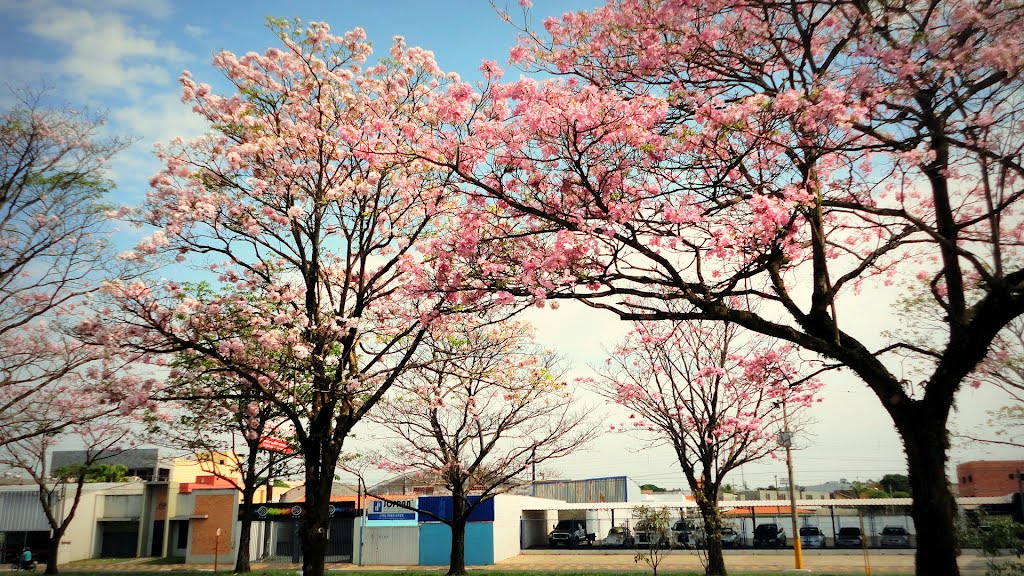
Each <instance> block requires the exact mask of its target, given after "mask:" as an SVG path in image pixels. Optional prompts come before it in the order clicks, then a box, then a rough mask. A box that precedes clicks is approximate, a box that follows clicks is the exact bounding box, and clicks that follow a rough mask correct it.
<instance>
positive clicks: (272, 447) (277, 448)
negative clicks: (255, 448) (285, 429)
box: [259, 436, 294, 454]
mask: <svg viewBox="0 0 1024 576" xmlns="http://www.w3.org/2000/svg"><path fill="white" fill-rule="evenodd" d="M259 446H260V450H266V451H268V452H279V453H281V454H291V453H292V452H294V450H292V447H291V446H289V445H288V443H287V442H285V441H284V440H281V439H280V438H274V437H272V436H264V437H263V438H260V444H259Z"/></svg>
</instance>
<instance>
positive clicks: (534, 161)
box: [420, 0, 1024, 574]
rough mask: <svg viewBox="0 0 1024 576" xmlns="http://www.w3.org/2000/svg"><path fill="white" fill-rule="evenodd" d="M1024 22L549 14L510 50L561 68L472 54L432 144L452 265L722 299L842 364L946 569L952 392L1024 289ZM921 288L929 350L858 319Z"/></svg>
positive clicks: (652, 10) (930, 16) (569, 294)
mask: <svg viewBox="0 0 1024 576" xmlns="http://www.w3.org/2000/svg"><path fill="white" fill-rule="evenodd" d="M1022 26H1024V13H1022V12H1021V10H1019V8H1018V7H1017V6H1015V5H1010V4H1007V3H1002V2H996V3H988V2H975V1H971V0H957V1H954V2H943V3H935V2H918V1H911V0H907V1H901V2H895V3H892V2H889V3H882V4H879V3H870V2H857V1H854V2H846V3H843V2H840V3H837V2H831V1H829V2H825V1H817V0H812V1H810V2H801V3H798V4H780V3H772V2H749V3H745V4H736V3H734V2H723V1H720V0H699V1H697V2H690V3H680V2H670V1H667V0H666V1H653V2H638V1H635V0H610V1H609V2H608V3H607V4H606V5H605V6H603V7H601V8H598V9H596V10H593V11H591V12H578V13H570V14H566V15H565V16H563V17H562V18H561V19H550V20H548V21H547V22H545V24H544V30H543V31H529V33H528V34H525V35H524V37H523V40H522V42H521V43H520V45H519V46H517V47H516V48H515V49H514V50H513V52H512V58H513V60H515V61H516V62H517V63H518V64H519V65H520V66H522V67H525V68H527V69H531V70H533V69H537V70H543V71H547V72H549V73H551V75H552V76H549V77H548V78H547V79H544V80H541V81H538V80H531V79H519V80H516V81H512V82H502V81H500V79H499V77H500V74H501V71H500V70H499V69H498V68H497V66H496V65H495V64H493V63H489V64H485V67H484V69H485V73H486V74H487V76H488V80H487V81H486V82H485V83H484V84H483V85H482V86H481V87H480V89H479V93H475V94H472V95H470V96H465V95H463V94H462V93H461V92H456V93H453V94H450V97H449V98H448V100H447V103H448V108H454V109H456V110H458V111H459V114H461V118H460V119H456V120H455V121H450V120H446V122H447V124H446V125H444V126H441V127H440V128H438V129H434V130H433V131H432V134H431V135H430V136H424V139H423V142H421V145H422V148H423V150H424V151H423V153H422V154H421V155H420V158H422V159H424V160H426V161H433V162H437V163H438V165H439V166H441V167H446V168H450V169H452V170H453V171H455V173H456V174H457V176H458V178H459V179H460V180H461V181H462V182H463V183H464V184H465V185H466V190H467V202H466V206H467V210H466V214H465V216H464V223H463V224H462V225H461V228H460V230H462V232H463V235H462V237H461V238H460V239H459V241H458V242H457V243H453V244H452V246H451V248H450V249H449V251H448V256H449V257H450V258H451V259H452V260H453V261H454V262H458V263H460V264H459V265H458V266H453V267H455V269H457V270H459V271H460V272H459V276H458V277H456V276H455V275H453V276H452V277H451V279H452V280H454V281H461V282H460V283H459V284H458V286H459V287H460V289H463V290H465V293H467V294H472V295H474V296H478V297H480V298H483V299H487V298H495V299H503V300H510V299H512V298H516V297H520V298H522V297H526V298H529V299H531V300H533V301H535V302H537V303H539V304H543V302H544V301H545V300H550V299H557V298H573V299H578V300H581V301H583V302H585V303H587V304H589V305H591V306H594V307H596V308H600V309H606V310H609V311H611V312H613V313H615V314H617V315H619V317H621V318H623V319H625V320H673V321H680V320H690V319H706V320H717V321H730V322H733V323H735V324H737V325H739V326H742V327H743V328H746V329H747V330H750V331H753V332H757V333H761V334H764V335H767V336H770V337H773V338H777V339H780V340H784V341H788V342H790V343H792V344H794V345H796V346H799V347H801V348H803V349H805V350H808V351H810V352H813V353H816V354H819V355H820V356H821V357H823V358H827V359H829V361H830V362H832V363H833V365H835V366H836V367H842V368H844V369H847V370H849V371H850V372H851V373H852V374H855V375H856V376H857V377H858V378H860V379H861V380H862V381H863V382H864V384H865V385H866V386H867V387H868V388H870V390H871V391H872V392H873V393H874V394H875V395H876V396H877V397H878V400H879V402H880V404H881V406H882V407H883V408H884V409H885V411H886V412H887V413H888V414H889V416H890V417H891V419H892V422H893V424H894V425H895V427H896V430H897V431H898V433H899V435H900V437H901V439H902V441H903V445H904V447H905V450H906V455H907V462H908V467H909V477H910V482H911V484H912V487H913V495H914V504H913V508H912V514H913V517H914V520H915V523H916V526H917V530H918V534H919V536H920V539H919V546H918V549H917V571H918V573H919V574H940V573H941V574H956V573H957V572H958V568H957V565H956V557H955V549H956V546H955V542H954V536H953V535H954V530H953V518H954V516H955V514H956V505H955V501H954V499H953V496H952V494H951V492H950V489H949V485H948V481H947V480H946V474H945V469H946V463H947V450H948V445H949V433H948V427H947V422H948V417H949V414H950V409H951V407H952V406H953V403H954V400H955V398H956V396H957V392H958V390H959V389H960V388H961V386H962V385H963V383H964V382H965V379H966V378H968V375H969V374H970V373H971V372H972V371H973V370H974V369H975V367H976V366H977V365H978V363H979V362H981V361H982V359H983V358H985V356H986V354H987V353H988V350H989V347H990V345H991V343H992V341H993V339H994V338H995V337H996V335H997V334H998V333H999V332H1000V330H1001V329H1002V328H1003V327H1004V326H1006V325H1007V323H1009V322H1010V321H1011V320H1012V319H1014V318H1015V317H1017V316H1019V315H1020V314H1021V312H1022V311H1024V294H1022V288H1024V286H1022V281H1024V269H1021V266H1020V263H1021V258H1020V256H1021V254H1020V248H1019V247H1020V245H1021V236H1022V234H1024V228H1022V226H1021V220H1020V218H1019V217H1018V216H1017V215H1016V213H1017V212H1019V209H1020V207H1019V205H1020V198H1021V193H1022V187H1021V183H1022V182H1024V180H1022V176H1024V165H1022V158H1021V151H1022V147H1024V131H1022V130H1021V129H1020V122H1021V119H1022V118H1024V109H1022V106H1024V99H1022V98H1021V97H1020V95H1021V88H1022V82H1021V79H1022V74H1021V72H1022V68H1024V60H1022V58H1024V56H1022V55H1024V49H1022V48H1024V47H1022V46H1021V42H1022V35H1021V34H1020V33H1019V30H1020V29H1021V27H1022ZM437 108H438V109H439V110H441V109H442V106H441V105H440V104H438V105H437ZM446 110H447V109H446ZM428 138H429V143H428V141H427V140H428ZM911 286H915V287H916V286H924V287H925V290H926V291H927V294H928V297H927V300H926V303H925V306H926V307H927V308H928V309H929V310H932V311H934V315H935V316H936V317H938V318H941V319H942V322H941V325H940V326H938V327H937V329H938V330H939V332H938V333H937V334H936V338H935V340H937V341H938V342H939V343H940V345H939V346H938V347H934V348H933V347H930V346H922V345H921V344H922V341H921V340H920V339H919V338H917V337H915V336H910V335H903V336H890V335H889V334H891V333H887V332H885V328H884V327H879V328H878V330H877V331H873V330H871V329H870V328H868V329H865V328H864V326H857V327H854V326H853V324H852V321H853V320H855V319H856V317H857V316H861V315H863V312H862V311H861V310H858V309H856V308H854V307H857V306H863V305H864V304H865V303H864V302H863V301H859V300H858V293H860V292H861V291H862V290H880V291H884V290H887V289H888V290H895V291H900V290H909V289H910V287H911ZM733 296H736V297H738V298H731V297H733ZM883 314H884V313H883ZM887 316H888V315H886V316H885V317H887ZM885 317H883V318H882V319H884V318H885ZM910 366H912V367H913V369H912V370H911V372H913V373H908V371H907V367H910Z"/></svg>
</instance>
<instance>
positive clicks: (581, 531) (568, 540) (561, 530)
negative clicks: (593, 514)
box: [548, 520, 597, 548]
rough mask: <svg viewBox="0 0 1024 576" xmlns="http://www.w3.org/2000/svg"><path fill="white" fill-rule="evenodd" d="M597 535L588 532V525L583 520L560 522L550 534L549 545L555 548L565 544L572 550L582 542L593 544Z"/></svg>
mask: <svg viewBox="0 0 1024 576" xmlns="http://www.w3.org/2000/svg"><path fill="white" fill-rule="evenodd" d="M596 539H597V534H593V533H590V532H587V524H586V522H584V521H583V520H559V521H558V524H555V526H554V529H553V530H552V531H551V532H550V533H549V534H548V544H549V545H550V546H551V547H552V548H553V547H555V546H558V545H561V544H564V545H566V546H568V547H570V548H572V547H574V546H576V545H578V544H579V543H581V542H586V543H587V544H593V543H594V540H596Z"/></svg>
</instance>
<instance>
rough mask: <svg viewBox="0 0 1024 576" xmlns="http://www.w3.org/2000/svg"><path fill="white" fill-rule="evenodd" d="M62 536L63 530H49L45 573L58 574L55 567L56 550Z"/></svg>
mask: <svg viewBox="0 0 1024 576" xmlns="http://www.w3.org/2000/svg"><path fill="white" fill-rule="evenodd" d="M62 538H64V530H51V531H50V538H49V540H47V542H46V574H59V573H60V570H59V569H58V568H57V552H58V551H59V550H60V541H61V539H62Z"/></svg>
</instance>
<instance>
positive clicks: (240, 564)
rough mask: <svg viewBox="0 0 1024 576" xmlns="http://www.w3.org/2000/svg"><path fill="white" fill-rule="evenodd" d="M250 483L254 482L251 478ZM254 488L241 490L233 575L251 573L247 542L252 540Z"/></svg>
mask: <svg viewBox="0 0 1024 576" xmlns="http://www.w3.org/2000/svg"><path fill="white" fill-rule="evenodd" d="M249 478H252V480H251V481H253V482H255V481H256V479H255V478H253V477H251V476H250V477H249ZM255 493H256V487H255V486H245V487H244V488H242V521H241V522H240V524H241V533H240V534H239V535H238V556H237V557H236V558H235V573H236V574H244V573H247V572H251V571H252V566H251V565H250V563H249V542H250V541H251V540H252V501H253V499H254V497H255Z"/></svg>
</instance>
